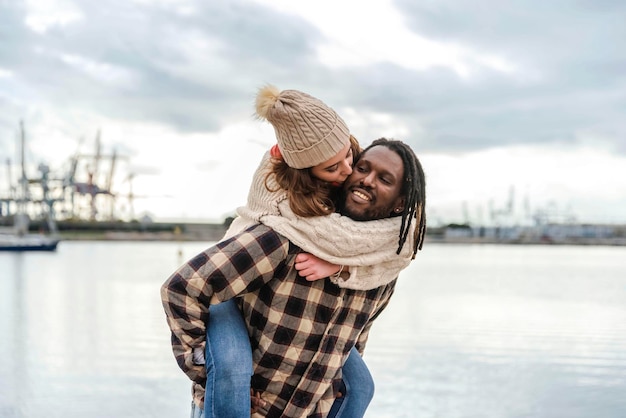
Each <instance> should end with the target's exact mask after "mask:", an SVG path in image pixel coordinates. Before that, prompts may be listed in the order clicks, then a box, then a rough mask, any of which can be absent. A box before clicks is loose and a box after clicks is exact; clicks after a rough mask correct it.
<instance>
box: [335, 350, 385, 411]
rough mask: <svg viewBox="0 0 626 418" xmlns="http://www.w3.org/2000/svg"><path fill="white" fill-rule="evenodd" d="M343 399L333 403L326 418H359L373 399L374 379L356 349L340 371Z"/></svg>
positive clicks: (351, 351)
mask: <svg viewBox="0 0 626 418" xmlns="http://www.w3.org/2000/svg"><path fill="white" fill-rule="evenodd" d="M341 375H342V377H343V385H342V388H341V392H342V393H343V397H341V398H337V399H336V400H335V402H334V403H333V406H332V408H331V409H330V413H329V414H328V418H361V417H363V415H365V411H366V410H367V407H368V405H369V404H370V401H371V400H372V398H373V397H374V379H372V375H371V374H370V371H369V369H368V368H367V365H366V364H365V362H364V361H363V358H362V357H361V355H360V354H359V352H358V351H357V349H356V348H354V347H353V348H352V350H350V355H349V356H348V360H346V362H345V364H344V365H343V368H342V369H341Z"/></svg>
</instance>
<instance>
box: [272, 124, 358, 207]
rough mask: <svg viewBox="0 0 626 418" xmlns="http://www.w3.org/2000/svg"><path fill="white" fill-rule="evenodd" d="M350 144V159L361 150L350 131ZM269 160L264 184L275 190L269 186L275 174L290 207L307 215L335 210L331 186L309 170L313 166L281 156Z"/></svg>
mask: <svg viewBox="0 0 626 418" xmlns="http://www.w3.org/2000/svg"><path fill="white" fill-rule="evenodd" d="M350 147H351V148H352V155H353V161H356V159H357V158H358V156H359V154H360V153H361V147H360V145H359V142H358V141H357V139H356V138H355V137H353V136H352V135H350ZM271 161H272V169H271V171H270V172H269V173H268V174H267V176H266V177H265V187H266V188H267V190H269V191H270V192H276V191H277V190H272V188H271V187H270V186H269V185H268V178H269V176H274V179H275V181H276V183H277V184H278V186H279V187H280V188H281V189H283V190H285V191H286V192H287V197H288V198H289V207H291V210H292V211H293V213H295V214H296V215H298V216H300V217H303V218H308V217H312V216H324V215H329V214H331V213H333V212H335V202H334V201H333V198H334V193H332V192H333V190H332V188H331V187H330V186H329V184H328V183H327V182H325V181H323V180H320V179H318V178H317V177H315V176H314V175H313V174H312V171H311V168H312V167H309V168H301V169H298V168H292V167H289V166H288V165H287V163H286V162H285V161H284V160H283V159H282V158H272V159H271Z"/></svg>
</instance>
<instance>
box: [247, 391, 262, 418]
mask: <svg viewBox="0 0 626 418" xmlns="http://www.w3.org/2000/svg"><path fill="white" fill-rule="evenodd" d="M264 406H265V401H264V400H263V399H261V393H260V392H255V391H254V390H253V389H252V388H250V415H252V414H254V413H255V412H257V411H258V410H259V408H261V407H264Z"/></svg>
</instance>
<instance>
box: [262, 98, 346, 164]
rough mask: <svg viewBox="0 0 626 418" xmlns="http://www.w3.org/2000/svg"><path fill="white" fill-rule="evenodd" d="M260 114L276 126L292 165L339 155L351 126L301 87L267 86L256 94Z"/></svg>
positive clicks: (315, 161)
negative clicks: (295, 88)
mask: <svg viewBox="0 0 626 418" xmlns="http://www.w3.org/2000/svg"><path fill="white" fill-rule="evenodd" d="M256 106H257V114H258V115H259V116H260V117H261V118H264V119H266V120H267V121H269V122H270V123H271V124H272V126H273V127H274V132H275V134H276V140H277V142H278V147H279V148H280V151H281V153H282V155H283V158H284V159H285V162H286V163H287V164H288V165H289V166H290V167H293V168H307V167H313V166H316V165H318V164H321V163H323V162H324V161H327V160H329V159H331V158H332V157H334V156H335V155H337V154H338V153H339V152H340V151H341V150H342V149H343V148H344V147H345V146H346V145H347V144H348V143H349V141H350V130H349V129H348V126H347V125H346V123H345V122H344V121H343V119H341V117H339V115H338V114H337V112H335V111H334V110H333V109H332V108H330V107H329V106H327V105H326V104H325V103H324V102H322V101H321V100H319V99H317V98H315V97H313V96H311V95H308V94H306V93H303V92H301V91H298V90H283V91H280V92H279V91H278V89H276V87H273V86H266V87H264V88H263V89H261V90H260V91H259V94H258V96H257V105H256Z"/></svg>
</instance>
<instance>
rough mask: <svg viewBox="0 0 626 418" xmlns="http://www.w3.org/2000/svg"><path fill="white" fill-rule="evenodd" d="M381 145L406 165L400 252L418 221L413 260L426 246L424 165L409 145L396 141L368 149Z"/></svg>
mask: <svg viewBox="0 0 626 418" xmlns="http://www.w3.org/2000/svg"><path fill="white" fill-rule="evenodd" d="M377 145H381V146H383V147H387V148H389V149H390V150H392V151H394V152H395V153H396V154H398V155H399V156H400V158H402V164H403V165H404V181H403V182H402V189H401V190H400V194H401V195H403V196H404V199H405V202H404V210H403V211H402V224H401V225H400V234H399V237H398V250H397V251H396V253H397V254H400V251H402V247H403V246H404V243H405V242H406V238H407V235H408V234H409V231H410V228H411V223H412V221H413V218H416V219H417V222H418V224H417V226H416V228H415V232H414V234H413V258H415V254H417V251H418V250H421V249H422V246H423V245H424V237H425V235H426V211H425V209H426V177H425V175H424V170H423V169H422V164H421V163H420V161H419V159H418V158H417V156H416V155H415V153H414V152H413V150H412V149H411V147H409V146H408V145H407V144H405V143H404V142H402V141H397V140H394V139H387V138H380V139H377V140H375V141H374V142H372V144H371V145H370V146H368V147H367V148H365V150H363V152H366V151H367V150H368V149H370V148H372V147H375V146H377Z"/></svg>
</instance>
